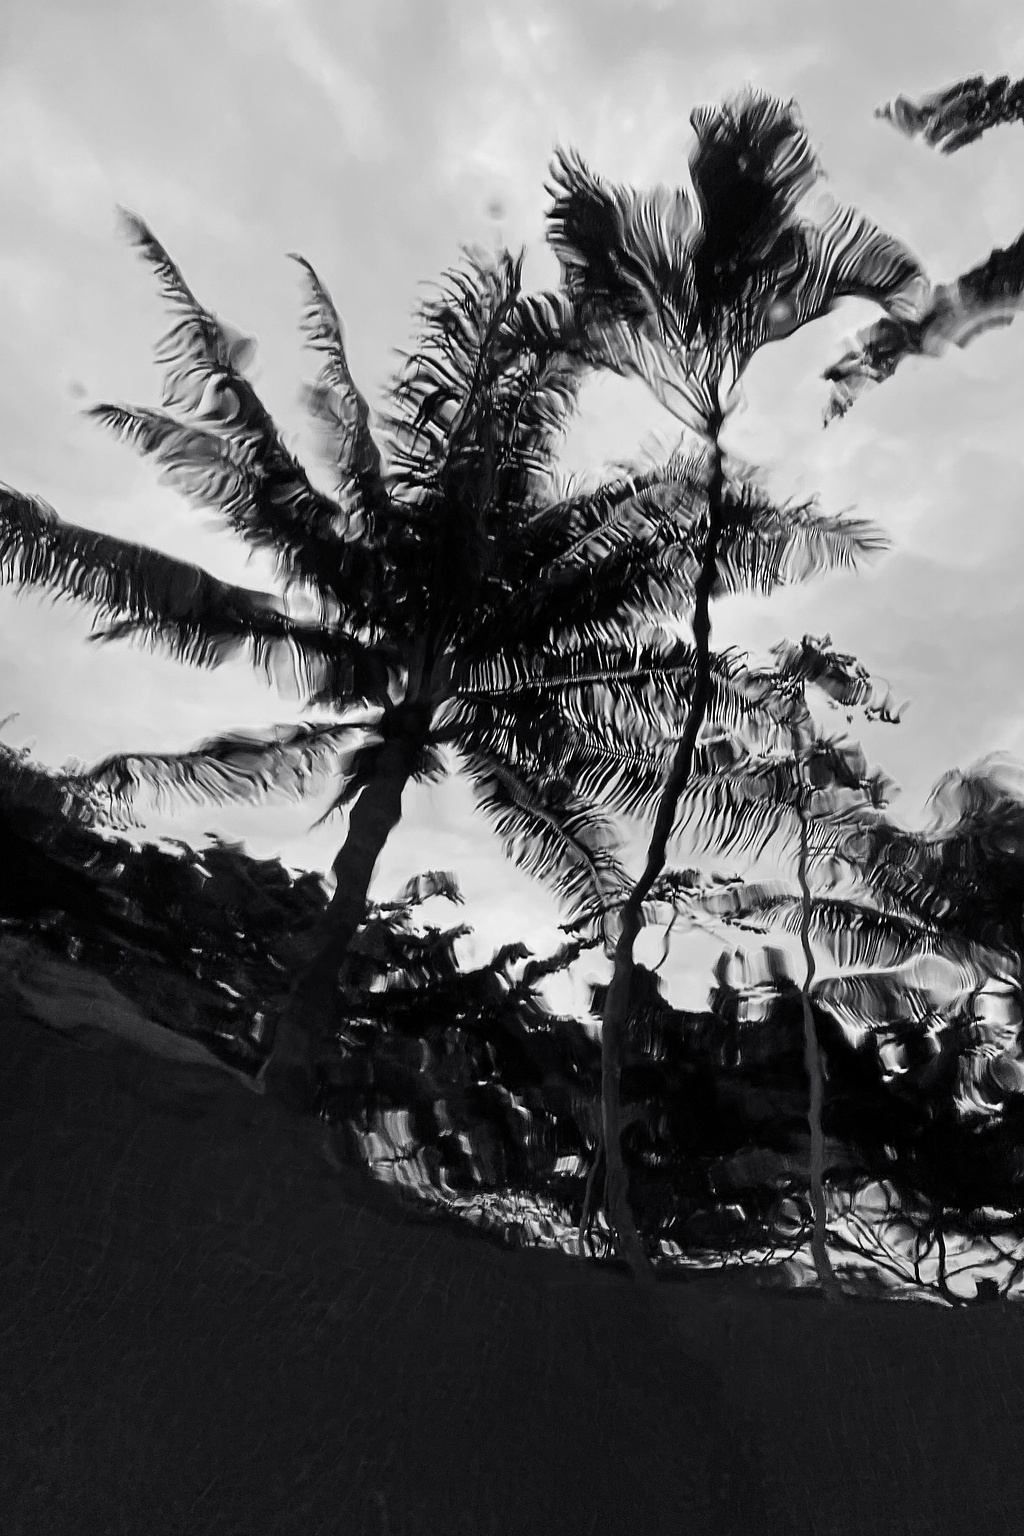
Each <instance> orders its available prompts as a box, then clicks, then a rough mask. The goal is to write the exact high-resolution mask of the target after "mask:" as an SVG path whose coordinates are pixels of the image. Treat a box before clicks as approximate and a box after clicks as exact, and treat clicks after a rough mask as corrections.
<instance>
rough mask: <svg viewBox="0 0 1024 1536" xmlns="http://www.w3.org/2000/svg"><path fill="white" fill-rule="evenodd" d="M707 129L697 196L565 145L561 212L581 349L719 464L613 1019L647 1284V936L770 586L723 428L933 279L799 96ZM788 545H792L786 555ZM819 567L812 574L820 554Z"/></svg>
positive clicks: (745, 104)
mask: <svg viewBox="0 0 1024 1536" xmlns="http://www.w3.org/2000/svg"><path fill="white" fill-rule="evenodd" d="M691 122H692V124H693V127H694V129H695V131H696V135H697V142H696V145H695V148H694V150H693V152H692V154H691V156H690V175H691V181H692V184H693V195H692V196H691V195H690V194H689V193H688V192H686V191H683V190H675V191H669V190H666V189H664V188H661V189H657V190H655V191H652V192H647V193H637V192H634V191H632V190H630V189H625V188H618V187H608V186H606V185H605V184H604V183H602V182H601V181H600V180H598V178H596V177H595V176H593V175H592V174H591V173H590V171H589V170H588V169H587V167H586V166H585V165H584V164H583V162H582V161H581V160H580V159H579V158H578V157H576V156H572V155H562V156H560V158H559V160H558V161H557V163H556V167H555V175H554V187H553V191H554V202H553V205H552V209H551V213H550V239H551V242H552V244H553V246H554V248H555V251H556V252H557V254H558V255H559V257H560V259H561V263H562V273H563V284H564V287H565V289H566V292H567V295H568V297H569V300H570V302H571V304H572V307H573V314H574V318H575V323H576V328H577V342H576V344H577V347H578V349H579V351H580V353H581V355H583V356H585V357H587V358H589V359H592V360H595V361H596V362H598V363H599V364H600V365H601V366H605V367H609V368H613V369H615V370H617V371H618V372H620V373H622V374H624V375H632V376H636V377H639V378H641V379H642V380H643V381H644V383H645V384H647V385H648V387H649V388H651V390H652V391H653V392H654V394H655V395H656V396H657V398H658V399H659V400H660V401H661V402H662V403H663V404H664V405H665V406H667V407H668V408H669V409H670V410H671V411H673V412H674V413H675V414H676V415H677V416H678V417H679V418H680V420H681V421H682V422H683V423H684V424H685V426H687V427H689V428H690V429H691V430H692V431H694V432H695V433H696V434H697V436H698V438H699V440H700V444H701V451H702V455H703V459H704V465H705V471H704V476H703V483H704V510H703V521H702V525H701V532H700V537H699V539H697V540H695V543H694V564H695V567H696V571H695V577H694V580H693V584H692V596H691V595H690V594H689V593H687V594H681V596H682V598H683V600H682V601H681V602H680V604H679V614H680V616H684V615H685V617H686V619H687V620H688V623H689V626H690V629H691V632H692V634H693V638H694V646H695V653H696V675H695V682H694V687H693V691H692V694H691V695H690V697H689V699H688V701H687V704H688V708H687V711H686V716H685V723H684V726H683V729H682V733H681V735H680V736H679V738H678V741H677V744H676V746H675V749H674V753H673V755H672V758H671V765H670V767H669V769H668V772H667V776H666V777H665V779H664V781H663V786H662V788H661V792H660V798H659V801H658V809H657V815H656V817H655V823H654V831H653V835H652V837H651V841H650V846H649V849H648V855H647V860H646V864H645V868H644V870H643V873H642V874H641V876H640V878H639V880H637V882H636V883H635V884H634V886H633V889H632V891H631V893H630V895H629V898H628V900H627V901H626V902H625V904H624V905H623V908H622V912H621V924H620V931H619V936H618V939H617V943H616V949H615V970H614V975H613V979H612V983H611V986H610V988H609V990H608V994H607V998H606V1002H605V1008H604V1017H603V1029H604V1036H605V1040H606V1042H607V1044H606V1056H605V1092H604V1104H603V1137H604V1152H605V1166H606V1177H605V1207H606V1214H607V1215H608V1219H609V1221H610V1223H611V1225H612V1227H613V1229H614V1231H615V1233H616V1234H617V1238H618V1243H619V1247H620V1250H621V1251H622V1253H623V1255H624V1257H625V1258H626V1259H627V1261H628V1263H629V1265H630V1268H631V1270H632V1272H633V1273H634V1275H636V1276H638V1277H643V1278H650V1276H651V1270H650V1264H649V1261H648V1259H647V1256H646V1254H645V1253H644V1251H643V1248H642V1246H641V1244H640V1241H639V1238H638V1235H637V1232H636V1228H635V1225H634V1223H633V1219H632V1215H631V1213H630V1210H629V1204H628V1198H627V1184H626V1174H625V1169H624V1166H623V1163H622V1158H621V1151H620V1133H621V1125H620V1121H619V1113H618V1088H617V1085H618V1077H619V1062H620V1059H621V1037H622V1032H623V1030H624V1028H625V1026H626V1021H627V1019H628V1015H629V1008H630V982H631V976H632V970H633V946H634V943H635V940H636V936H637V934H638V932H639V929H640V926H641V923H642V921H643V910H644V902H645V901H646V899H647V897H648V895H649V893H650V891H651V888H652V886H653V885H654V883H655V881H656V880H657V878H658V876H659V874H660V873H661V871H662V869H663V867H664V863H665V858H666V852H667V848H668V843H669V838H670V836H671V834H672V830H673V824H674V820H675V814H676V808H677V804H678V801H679V796H680V794H681V793H682V790H683V788H684V786H685V785H686V783H687V781H688V779H689V777H690V774H691V772H692V771H693V767H694V762H695V758H696V754H697V752H698V744H699V741H700V737H701V733H702V730H703V727H704V724H705V720H706V718H707V715H708V706H709V702H710V687H709V684H710V676H711V650H710V633H711V625H710V614H709V607H710V603H711V600H712V598H713V597H714V596H715V594H716V592H718V591H720V590H723V588H724V589H726V590H727V589H728V587H729V583H730V581H731V582H733V583H734V584H735V582H736V581H738V580H740V579H741V578H740V573H741V571H743V569H744V566H746V567H747V569H748V570H749V571H750V579H751V581H752V584H754V585H758V584H761V583H762V578H763V577H765V576H766V575H770V572H769V567H768V565H767V564H766V563H765V562H764V561H759V560H758V559H757V558H756V553H757V547H758V541H757V539H756V537H752V536H751V533H750V531H749V530H750V525H751V522H752V520H753V519H754V518H755V516H756V501H748V502H747V503H746V507H745V508H744V503H743V498H742V497H737V496H736V495H735V494H730V489H729V478H730V477H729V471H728V467H727V464H726V457H725V450H724V446H723V442H722V434H723V429H724V427H725V425H726V421H727V418H728V415H729V411H730V409H731V408H732V406H733V405H734V404H735V401H736V396H737V389H736V386H737V385H738V384H739V381H740V379H741V377H742V375H743V372H744V370H745V368H746V366H747V364H748V363H749V362H750V359H751V358H752V357H753V355H754V354H755V352H756V351H757V350H758V349H759V348H760V347H761V346H763V345H765V344H766V343H767V342H769V341H774V340H778V339H781V338H783V337H785V336H788V335H790V334H791V333H792V332H794V331H795V330H797V329H798V328H799V327H800V326H802V325H804V324H806V323H807V322H808V321H811V320H814V319H816V318H818V317H819V316H821V315H823V314H825V313H827V312H828V310H829V309H830V308H831V307H832V306H833V305H834V304H835V303H836V302H837V301H838V300H839V299H841V298H843V297H846V296H858V297H861V298H869V299H872V300H874V301H875V302H877V303H879V304H880V305H882V306H883V307H884V308H885V309H886V310H887V311H888V313H889V314H891V315H896V316H901V315H907V316H913V315H914V314H916V312H917V308H918V306H919V301H920V297H921V295H922V293H923V292H924V291H925V290H926V288H927V283H926V280H925V277H924V274H923V272H922V271H921V268H920V266H919V265H918V263H917V261H916V260H915V259H914V257H913V256H911V254H910V253H909V252H908V251H907V250H906V249H905V247H903V246H902V245H900V244H899V243H898V242H897V241H895V240H893V239H892V238H891V237H890V236H888V235H886V234H884V233H883V232H882V231H881V230H880V229H878V227H877V226H875V225H874V224H872V223H871V222H870V221H869V220H867V219H865V218H864V217H862V216H861V215H860V214H859V213H858V212H857V211H856V210H854V209H852V208H849V207H843V206H841V205H839V204H837V203H836V202H835V200H834V199H832V198H831V197H830V196H829V195H828V194H827V192H826V190H825V186H824V174H823V172H822V169H821V166H820V165H819V163H818V160H817V158H816V156H815V154H814V151H813V149H812V147H811V144H810V141H809V139H808V137H807V134H806V132H805V131H804V129H803V127H802V125H801V123H800V120H799V116H798V114H797V111H796V107H795V105H794V104H793V103H789V104H786V103H783V102H782V101H780V100H778V99H776V98H774V97H771V96H769V95H766V94H764V93H761V92H758V91H754V90H749V89H748V90H745V91H743V92H741V93H739V94H738V95H736V96H734V97H730V98H728V99H726V100H725V101H724V102H723V104H722V105H721V106H718V107H702V108H699V109H698V110H696V111H695V112H694V113H693V115H692V117H691ZM784 548H785V541H784V539H782V538H779V539H777V540H776V541H775V550H776V554H777V558H778V559H779V562H780V564H781V565H782V566H784V560H785V557H784V554H783V551H784ZM808 563H809V565H810V567H811V568H812V569H813V566H814V564H815V561H814V559H813V558H812V559H811V560H810V561H809V562H808ZM773 584H776V583H774V582H772V581H771V580H769V581H768V586H769V589H770V586H771V585H773Z"/></svg>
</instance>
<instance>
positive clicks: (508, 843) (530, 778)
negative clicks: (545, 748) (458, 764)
mask: <svg viewBox="0 0 1024 1536" xmlns="http://www.w3.org/2000/svg"><path fill="white" fill-rule="evenodd" d="M462 757H463V762H464V764H465V768H466V772H467V775H468V777H469V779H470V782H471V783H472V785H473V788H474V790H475V792H476V798H477V804H478V806H479V808H480V810H481V811H483V813H484V814H485V816H487V818H488V820H489V821H491V822H492V823H493V825H494V827H495V830H496V831H497V833H498V835H499V837H501V839H502V841H503V844H504V848H505V853H506V855H507V856H508V857H509V858H511V859H512V860H513V861H514V862H515V863H517V864H518V865H519V866H520V868H521V869H524V870H525V871H526V872H527V873H528V874H534V875H537V876H539V877H540V878H541V879H542V880H545V881H546V882H548V883H549V884H550V885H551V887H552V889H553V890H554V891H555V893H556V894H557V895H558V896H559V897H561V898H562V899H563V900H565V901H566V902H567V903H568V916H569V920H570V921H575V922H581V921H585V922H588V923H597V922H599V921H600V919H601V918H602V916H603V915H604V914H606V913H607V912H608V911H610V910H611V909H613V908H614V906H615V905H616V904H617V902H618V901H619V900H620V899H621V896H622V893H623V889H624V886H625V878H624V872H623V870H622V868H621V866H620V865H619V862H618V859H617V858H616V855H615V842H616V839H615V836H614V833H613V830H612V827H611V824H610V823H609V822H608V821H607V820H606V819H605V818H604V817H603V816H602V815H601V814H600V812H598V811H597V809H596V808H595V807H594V806H593V805H591V804H589V803H588V802H587V801H586V800H584V799H582V798H581V797H580V796H579V795H577V794H576V793H575V791H574V790H573V788H572V787H571V786H570V785H569V784H568V783H566V781H565V780H564V779H562V778H560V777H550V778H545V777H544V776H543V771H541V773H531V771H530V768H531V765H529V764H526V765H515V766H514V765H512V764H509V763H505V762H502V761H501V760H500V759H499V758H497V757H496V756H491V755H489V754H486V753H483V752H467V753H465V754H462Z"/></svg>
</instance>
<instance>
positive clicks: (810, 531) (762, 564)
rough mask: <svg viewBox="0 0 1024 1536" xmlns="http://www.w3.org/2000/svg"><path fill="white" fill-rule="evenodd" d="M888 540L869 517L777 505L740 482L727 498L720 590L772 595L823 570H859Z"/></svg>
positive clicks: (805, 504)
mask: <svg viewBox="0 0 1024 1536" xmlns="http://www.w3.org/2000/svg"><path fill="white" fill-rule="evenodd" d="M889 542H890V541H889V539H888V538H887V537H886V535H885V533H884V532H883V531H882V529H881V528H879V527H878V525H877V524H875V523H872V522H870V521H868V520H867V519H866V518H858V517H849V516H846V515H844V514H839V515H828V514H826V513H824V512H822V511H821V510H820V508H819V507H818V506H817V505H816V504H815V503H814V502H813V501H812V502H801V503H797V504H790V505H784V506H776V505H774V504H773V503H772V502H771V500H770V499H769V498H768V497H767V496H766V495H765V494H764V493H763V492H761V491H760V490H759V489H758V488H757V487H755V486H753V485H752V484H750V483H749V482H747V483H744V482H740V483H739V484H738V485H733V486H732V487H730V495H729V498H728V500H727V507H726V527H725V531H724V533H723V537H722V542H721V547H720V553H719V557H718V575H717V581H716V587H715V593H716V595H720V594H723V593H727V592H758V593H762V594H764V595H768V594H770V593H772V592H774V591H775V590H776V588H778V587H780V586H789V585H792V584H794V583H796V582H801V581H806V580H807V579H808V577H810V576H813V575H817V574H819V573H820V572H822V571H834V570H855V569H856V568H857V567H858V566H859V565H860V564H861V562H863V561H866V560H870V559H872V558H874V557H875V556H877V555H878V554H880V553H881V552H882V551H884V550H886V549H888V547H889Z"/></svg>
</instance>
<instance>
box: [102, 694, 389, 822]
mask: <svg viewBox="0 0 1024 1536" xmlns="http://www.w3.org/2000/svg"><path fill="white" fill-rule="evenodd" d="M375 742H376V737H375V736H374V734H373V717H372V716H366V717H362V718H360V717H358V716H354V717H351V718H350V719H348V720H346V721H343V722H341V723H338V722H332V723H331V724H329V725H308V724H300V725H295V726H278V727H277V728H275V729H273V730H271V731H268V732H264V733H262V734H257V733H252V734H245V733H242V732H235V731H229V732H227V733H225V734H224V735H221V736H214V737H211V738H209V739H208V740H206V741H202V742H200V743H199V744H198V745H197V746H195V747H193V748H192V749H191V750H190V751H188V752H133V753H116V754H114V755H112V756H110V757H106V758H104V759H103V760H102V762H99V763H97V764H95V766H94V767H92V768H91V769H89V770H88V771H87V772H86V773H84V774H82V775H81V778H82V781H83V783H85V784H87V785H89V786H90V787H91V788H92V789H94V790H95V791H97V792H98V793H100V794H102V795H104V796H106V797H107V798H108V800H109V801H110V802H111V804H113V805H115V806H125V805H130V804H131V803H132V802H133V801H134V800H135V799H136V798H137V797H138V795H139V793H140V792H141V791H142V790H144V789H148V790H150V791H152V792H153V794H154V796H155V800H156V804H157V806H158V807H161V806H164V805H167V804H170V805H172V806H173V805H174V804H175V803H176V802H180V801H182V800H184V801H186V802H192V803H195V804H201V805H202V804H213V805H225V804H229V803H231V802H234V801H238V800H243V799H245V800H250V801H252V800H262V799H264V798H265V797H267V796H269V795H273V794H283V795H286V796H288V797H290V798H292V799H298V798H299V797H300V796H302V795H304V794H306V793H310V792H313V791H315V789H316V788H317V787H318V786H319V785H321V784H322V783H324V782H327V781H329V780H332V779H340V780H347V779H348V778H349V777H351V775H352V773H353V772H354V770H355V767H356V764H357V762H358V758H359V755H360V753H361V752H362V751H364V750H366V749H367V748H370V747H372V746H373V745H374V744H375Z"/></svg>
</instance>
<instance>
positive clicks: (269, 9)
mask: <svg viewBox="0 0 1024 1536" xmlns="http://www.w3.org/2000/svg"><path fill="white" fill-rule="evenodd" d="M227 5H228V6H229V8H230V9H231V10H232V11H235V12H242V11H244V12H246V13H247V14H248V16H249V17H252V16H258V17H260V18H261V20H262V21H263V22H264V24H265V27H266V30H267V33H268V40H269V42H270V46H271V47H272V48H273V49H274V50H275V52H278V51H279V52H280V53H281V54H282V55H283V57H284V58H285V59H286V60H287V62H288V63H289V64H290V65H291V67H292V69H293V70H295V71H296V73H297V74H298V75H300V76H301V78H302V80H303V82H304V83H305V84H306V85H307V86H312V87H313V90H314V91H315V92H316V93H317V95H319V96H320V97H321V98H322V99H323V101H324V102H325V103H326V104H327V106H328V107H329V109H330V111H331V113H332V114H333V116H334V119H335V121H336V122H337V124H338V126H339V127H340V128H341V131H342V133H343V135H344V138H345V148H346V149H347V150H348V151H349V152H350V153H351V154H354V155H358V156H359V157H360V158H362V159H364V160H371V161H375V160H380V159H383V158H384V157H385V155H386V154H387V153H388V151H389V141H390V136H389V133H388V126H387V120H386V118H385V116H384V114H383V112H382V111H381V108H380V102H379V98H378V94H377V92H376V91H375V90H374V89H373V87H372V86H371V85H370V84H369V81H368V79H367V77H366V76H365V75H362V74H358V73H357V72H356V71H355V70H354V69H352V68H350V67H349V65H348V64H346V63H344V62H343V61H342V60H341V59H340V58H339V57H338V55H337V53H336V52H335V50H334V49H333V48H331V46H330V44H329V42H328V40H327V38H326V37H325V34H324V28H323V26H322V25H320V26H317V25H315V24H314V23H313V22H312V21H311V20H310V18H309V16H308V15H307V13H306V9H305V6H304V5H303V4H302V0H227Z"/></svg>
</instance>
